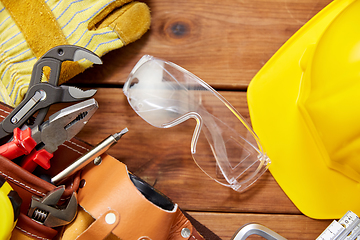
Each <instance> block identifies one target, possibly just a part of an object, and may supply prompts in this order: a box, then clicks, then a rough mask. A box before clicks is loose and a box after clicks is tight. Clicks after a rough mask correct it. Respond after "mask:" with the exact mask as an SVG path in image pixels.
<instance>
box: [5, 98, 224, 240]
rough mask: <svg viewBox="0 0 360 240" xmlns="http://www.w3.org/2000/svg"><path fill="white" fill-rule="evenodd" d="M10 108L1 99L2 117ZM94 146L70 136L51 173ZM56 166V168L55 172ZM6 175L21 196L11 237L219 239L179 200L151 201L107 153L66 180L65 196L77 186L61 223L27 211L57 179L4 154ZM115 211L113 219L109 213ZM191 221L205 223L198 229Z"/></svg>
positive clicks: (126, 171)
mask: <svg viewBox="0 0 360 240" xmlns="http://www.w3.org/2000/svg"><path fill="white" fill-rule="evenodd" d="M11 111H12V109H11V108H10V107H8V106H6V105H4V104H0V118H4V117H6V116H7V115H8V114H9V113H10V112H11ZM90 149H91V146H90V145H88V144H86V143H84V142H82V141H80V140H78V139H72V140H71V141H67V142H65V143H64V144H63V145H61V146H60V147H59V149H58V150H57V151H56V152H55V153H54V157H53V159H52V167H51V169H50V173H48V174H54V175H55V174H56V173H57V172H59V171H61V170H62V169H64V168H65V167H66V166H67V165H69V164H70V163H71V162H73V161H74V160H76V159H77V158H79V157H80V156H81V155H82V154H83V153H85V152H87V151H89V150H90ZM51 171H52V172H51ZM0 175H2V176H3V177H4V178H6V180H7V181H8V182H9V184H10V185H11V186H12V187H13V189H14V190H15V191H17V192H18V194H19V195H20V197H21V198H22V200H23V203H22V205H21V208H20V212H21V213H20V216H19V218H18V222H17V225H16V227H15V228H14V230H13V234H12V239H80V240H81V239H92V240H96V239H123V240H127V239H129V240H132V239H139V240H140V239H143V240H150V239H152V240H155V239H156V240H162V239H164V240H166V239H173V240H180V239H181V240H184V239H192V240H203V239H205V238H204V237H203V236H202V235H204V236H208V237H207V238H206V239H220V238H218V237H217V236H216V235H215V234H213V233H212V232H211V231H209V230H208V229H207V228H206V227H204V226H202V225H200V224H199V223H198V222H196V220H194V219H192V218H191V217H190V216H189V215H187V214H186V216H185V215H184V213H183V212H182V211H181V210H180V208H179V207H178V206H177V204H174V205H173V206H172V208H171V209H163V208H162V207H159V206H158V205H156V204H154V203H153V202H151V201H149V200H148V199H147V198H146V197H145V196H144V195H143V194H142V193H141V191H139V189H138V188H137V187H136V184H134V182H133V180H134V179H132V178H131V176H132V175H131V174H130V173H129V172H128V170H127V167H126V165H124V164H123V163H121V162H120V161H118V160H117V159H115V158H113V157H112V156H110V155H107V154H103V155H102V162H101V164H99V165H94V164H91V163H90V164H89V165H88V166H87V167H85V168H84V169H83V170H82V171H81V172H78V173H77V174H75V176H73V177H72V178H71V179H68V180H67V182H66V189H65V192H64V194H63V196H62V199H61V200H64V201H66V200H67V199H68V198H70V196H71V195H72V193H73V192H74V191H75V192H77V199H78V204H79V207H78V213H77V216H76V218H75V220H74V221H73V222H72V223H70V224H68V225H66V226H64V227H59V228H50V227H47V226H44V225H42V224H40V223H38V222H36V221H34V220H32V219H30V218H29V217H28V216H27V212H28V209H29V205H30V201H31V198H32V196H36V197H39V198H41V197H44V196H45V195H46V193H48V192H49V191H51V190H53V189H55V188H56V186H55V185H53V184H51V183H49V182H47V181H45V180H43V179H41V178H39V177H37V176H35V175H34V174H32V173H30V172H28V171H26V170H24V169H23V168H21V167H20V166H19V165H17V164H16V163H14V162H13V161H10V160H8V159H6V158H4V157H2V156H0ZM109 216H111V218H110V221H109V219H108V217H109ZM193 223H194V224H195V225H196V224H197V225H198V226H200V227H199V229H201V230H202V231H201V233H202V234H200V233H199V232H198V231H197V230H196V229H195V227H194V225H193Z"/></svg>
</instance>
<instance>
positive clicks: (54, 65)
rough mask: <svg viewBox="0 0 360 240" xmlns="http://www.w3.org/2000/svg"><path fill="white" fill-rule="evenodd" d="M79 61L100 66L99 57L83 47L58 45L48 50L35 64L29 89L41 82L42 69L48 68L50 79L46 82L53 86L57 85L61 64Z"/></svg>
mask: <svg viewBox="0 0 360 240" xmlns="http://www.w3.org/2000/svg"><path fill="white" fill-rule="evenodd" d="M81 59H86V60H89V61H90V62H92V63H95V64H102V61H101V59H100V57H99V56H97V55H96V54H95V53H93V52H92V51H90V50H88V49H86V48H83V47H79V46H75V45H60V46H56V47H54V48H52V49H50V50H49V51H48V52H46V53H45V54H44V55H43V56H42V57H41V58H39V60H38V61H37V62H36V63H35V65H34V67H33V71H32V75H31V80H30V85H29V87H31V86H33V85H34V84H36V83H39V82H41V79H42V76H43V68H44V67H49V68H50V77H49V79H48V82H49V83H50V84H52V85H55V86H56V85H58V80H59V76H60V70H61V64H62V62H64V61H73V62H75V61H78V60H81Z"/></svg>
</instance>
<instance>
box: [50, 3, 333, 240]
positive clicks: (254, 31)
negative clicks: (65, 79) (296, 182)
mask: <svg viewBox="0 0 360 240" xmlns="http://www.w3.org/2000/svg"><path fill="white" fill-rule="evenodd" d="M145 2H146V3H147V4H148V5H149V6H150V8H151V15H152V23H151V28H150V30H149V31H148V32H147V33H146V34H145V35H144V36H143V37H142V38H141V39H140V40H138V41H136V42H134V43H132V44H130V45H128V46H125V47H123V48H121V49H118V50H114V51H112V52H109V53H108V54H106V55H105V56H104V57H103V58H102V59H103V62H104V64H103V65H101V66H94V67H92V68H90V69H88V70H86V71H85V72H84V73H83V74H80V75H78V76H77V77H75V78H74V79H72V80H71V81H70V82H69V84H72V85H76V86H79V87H82V88H84V87H91V88H97V89H98V93H97V94H96V95H95V98H96V100H97V101H98V102H99V106H100V108H99V110H98V111H97V113H96V114H95V115H94V116H93V118H92V119H91V120H90V121H89V122H88V124H87V125H86V126H85V127H84V129H83V130H82V131H81V132H80V134H79V135H78V137H79V138H80V139H83V140H85V141H87V142H89V143H91V144H93V145H95V144H97V143H98V142H100V141H101V140H102V139H104V138H106V137H107V136H108V135H110V134H113V133H115V132H117V131H120V130H121V129H123V128H124V127H128V128H129V133H127V134H126V135H125V136H124V137H123V138H122V139H121V140H120V142H119V143H118V144H117V145H115V146H114V147H112V148H111V149H110V150H109V153H110V154H111V155H113V156H114V157H116V158H117V159H119V160H120V161H122V162H124V163H125V164H126V165H127V166H128V168H129V170H130V171H131V172H133V173H134V174H136V175H138V176H139V177H141V178H142V179H144V180H146V181H147V182H148V183H149V184H151V185H153V186H154V187H155V188H157V189H158V190H159V191H161V192H162V193H164V194H165V195H167V196H168V197H170V198H171V199H172V200H173V201H174V202H176V203H178V204H179V206H180V207H181V208H182V209H184V210H186V211H188V212H189V213H190V214H191V215H192V216H193V217H195V218H196V219H197V220H199V221H200V222H201V223H203V224H205V225H206V226H207V227H208V228H210V229H211V230H213V231H214V232H215V233H216V234H218V235H219V237H221V238H222V239H224V240H225V239H230V238H231V236H232V235H233V234H234V232H235V231H236V230H237V229H238V228H239V227H241V226H242V225H244V224H246V223H249V222H258V223H261V224H264V225H265V226H267V227H270V228H272V229H273V230H275V231H277V232H278V233H280V234H281V235H283V236H284V237H286V238H288V239H315V238H316V237H317V236H318V235H319V234H320V233H321V232H322V231H323V230H324V229H325V228H326V226H327V225H328V224H329V223H330V221H329V220H326V221H320V220H314V219H310V218H308V217H306V216H304V215H302V213H301V212H300V211H299V210H298V209H297V208H296V206H295V205H294V204H293V203H292V202H291V201H290V199H289V198H288V197H287V196H286V195H285V193H284V192H283V191H282V190H281V188H280V187H279V185H278V184H277V183H276V181H275V180H274V178H273V177H272V176H271V174H270V172H266V173H265V174H264V176H262V177H261V179H260V180H259V181H258V182H257V183H256V184H255V185H254V187H252V188H251V189H250V190H249V191H246V192H244V193H237V192H235V191H233V190H231V189H229V188H226V187H222V186H220V185H219V184H217V183H216V182H215V181H213V180H211V179H210V178H208V177H207V176H206V175H205V174H204V173H203V172H202V171H201V170H200V169H199V168H197V166H196V165H195V163H194V161H193V159H192V156H191V153H190V141H191V136H192V133H193V130H194V127H195V122H194V121H191V120H189V121H187V122H185V123H183V124H181V125H179V126H176V127H173V128H170V129H159V128H155V127H153V126H150V125H149V124H148V123H146V122H145V121H144V120H142V119H141V118H140V117H139V116H137V114H136V113H135V112H134V111H133V110H132V108H131V107H130V106H129V104H128V103H127V100H126V98H125V96H124V94H123V93H122V89H121V87H122V85H123V84H124V82H125V81H126V79H127V76H128V74H129V73H130V71H131V69H132V68H133V66H134V65H135V63H136V62H137V61H138V60H139V59H140V58H141V56H143V55H144V54H150V55H153V56H156V57H159V58H163V59H165V60H168V61H172V62H174V63H176V64H178V65H180V66H182V67H184V68H185V69H187V70H189V71H191V72H192V73H194V74H195V75H197V76H199V77H200V78H202V79H203V80H204V81H206V82H208V83H209V84H210V85H212V86H213V87H214V88H216V89H218V90H219V92H220V93H221V94H222V95H223V96H224V97H225V98H226V99H227V100H228V101H229V102H230V103H231V104H233V105H234V107H235V108H236V109H237V110H238V111H239V112H240V113H241V114H242V115H243V116H244V117H245V118H246V119H247V121H249V122H250V118H249V113H248V108H247V102H246V89H247V86H248V84H249V82H250V81H251V79H252V78H253V77H254V75H255V74H256V73H257V72H258V71H259V70H260V69H261V67H262V66H263V65H264V64H265V63H266V62H267V61H268V60H269V59H270V58H271V56H272V55H273V54H274V53H275V52H276V51H277V50H278V49H279V48H280V47H281V46H282V45H283V44H284V43H285V42H286V41H287V40H288V39H289V38H290V37H291V36H292V35H293V34H294V33H295V32H296V31H297V30H298V29H299V28H300V27H301V26H303V25H304V24H305V23H306V22H307V21H308V20H309V19H310V18H311V17H313V16H314V15H315V14H316V13H317V12H319V11H320V10H321V9H322V8H324V7H325V6H326V5H327V4H328V3H329V2H330V0H317V1H310V0H267V1H265V0H223V1H214V0H206V1H196V0H187V1H183V0H180V1H165V0H152V1H150V0H147V1H145ZM63 106H65V105H64V104H60V105H57V106H54V107H53V108H52V111H53V112H54V111H56V110H58V109H59V108H61V107H63ZM234 124H235V123H234Z"/></svg>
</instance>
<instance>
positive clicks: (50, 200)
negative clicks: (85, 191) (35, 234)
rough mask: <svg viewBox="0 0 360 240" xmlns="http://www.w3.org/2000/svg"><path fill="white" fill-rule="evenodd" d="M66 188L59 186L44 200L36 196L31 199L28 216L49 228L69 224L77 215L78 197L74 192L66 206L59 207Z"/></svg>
mask: <svg viewBox="0 0 360 240" xmlns="http://www.w3.org/2000/svg"><path fill="white" fill-rule="evenodd" d="M64 191H65V187H64V186H63V185H62V186H59V187H57V188H55V189H54V190H52V191H50V192H49V193H48V194H46V195H45V196H44V197H43V198H37V197H35V196H33V197H32V199H31V204H30V209H29V212H28V216H29V217H30V218H32V219H33V220H35V221H37V222H40V223H41V224H44V225H45V226H48V227H52V228H53V227H58V226H63V225H66V224H69V223H70V222H71V221H72V220H73V219H74V218H75V216H76V213H77V207H78V204H77V197H76V193H75V192H74V193H73V194H72V196H71V197H70V199H69V201H68V202H67V203H66V204H65V205H61V206H59V205H57V204H58V202H59V200H60V198H61V196H62V195H63V193H64Z"/></svg>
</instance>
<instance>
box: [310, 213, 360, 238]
mask: <svg viewBox="0 0 360 240" xmlns="http://www.w3.org/2000/svg"><path fill="white" fill-rule="evenodd" d="M335 239H336V240H355V239H356V240H360V218H359V217H358V216H357V215H356V214H355V213H353V212H351V211H348V212H347V213H346V214H345V215H344V216H343V217H342V218H341V219H340V220H339V221H336V220H334V221H333V222H332V223H331V224H330V225H329V226H328V227H327V228H326V229H325V230H324V231H323V232H322V233H321V235H320V236H319V237H318V238H317V239H316V240H335Z"/></svg>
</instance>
